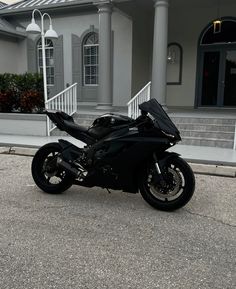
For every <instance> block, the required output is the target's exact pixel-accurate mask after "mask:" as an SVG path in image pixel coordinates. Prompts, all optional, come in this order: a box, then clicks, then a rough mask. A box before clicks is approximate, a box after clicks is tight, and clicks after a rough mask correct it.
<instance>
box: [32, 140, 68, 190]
mask: <svg viewBox="0 0 236 289" xmlns="http://www.w3.org/2000/svg"><path fill="white" fill-rule="evenodd" d="M60 152H61V146H60V145H59V144H58V143H49V144H46V145H44V146H42V147H41V148H40V149H39V150H38V151H37V152H36V154H35V156H34V158H33V161H32V165H31V172H32V177H33V179H34V181H35V183H36V185H37V186H38V187H39V188H40V189H41V190H43V191H44V192H45V193H48V194H60V193H62V192H64V191H66V190H67V189H69V188H70V187H71V186H72V184H73V180H72V178H71V176H69V175H68V173H67V172H66V171H64V170H63V169H61V168H59V167H58V166H57V155H58V154H60Z"/></svg>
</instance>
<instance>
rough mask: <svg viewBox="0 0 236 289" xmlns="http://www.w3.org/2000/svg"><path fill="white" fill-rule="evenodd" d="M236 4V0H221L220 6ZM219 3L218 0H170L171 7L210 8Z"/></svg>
mask: <svg viewBox="0 0 236 289" xmlns="http://www.w3.org/2000/svg"><path fill="white" fill-rule="evenodd" d="M231 4H235V0H220V1H219V5H220V6H227V5H231ZM217 5H218V1H217V0H170V8H177V7H182V8H183V7H194V8H207V7H208V8H209V7H215V6H217Z"/></svg>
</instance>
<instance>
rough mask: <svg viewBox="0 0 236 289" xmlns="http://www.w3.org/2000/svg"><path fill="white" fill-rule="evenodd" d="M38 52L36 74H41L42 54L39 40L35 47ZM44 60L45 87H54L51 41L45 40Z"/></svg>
mask: <svg viewBox="0 0 236 289" xmlns="http://www.w3.org/2000/svg"><path fill="white" fill-rule="evenodd" d="M37 51H38V72H39V73H41V74H43V53H42V41H41V40H40V41H39V42H38V45H37ZM45 58H46V74H47V85H48V86H52V85H54V48H53V43H52V40H50V39H46V40H45Z"/></svg>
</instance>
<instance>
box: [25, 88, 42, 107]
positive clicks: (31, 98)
mask: <svg viewBox="0 0 236 289" xmlns="http://www.w3.org/2000/svg"><path fill="white" fill-rule="evenodd" d="M43 107H44V101H43V95H42V93H41V92H38V91H36V90H33V89H31V90H28V91H26V92H23V93H22V94H21V96H20V109H21V112H40V111H42V109H43Z"/></svg>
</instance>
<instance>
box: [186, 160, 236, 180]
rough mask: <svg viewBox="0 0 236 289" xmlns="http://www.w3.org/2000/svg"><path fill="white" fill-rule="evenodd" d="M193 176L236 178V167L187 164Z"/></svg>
mask: <svg viewBox="0 0 236 289" xmlns="http://www.w3.org/2000/svg"><path fill="white" fill-rule="evenodd" d="M189 164H190V166H191V168H192V170H193V172H194V173H195V174H202V175H211V176H221V177H231V178H236V167H229V166H218V165H207V164H198V163H189Z"/></svg>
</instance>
